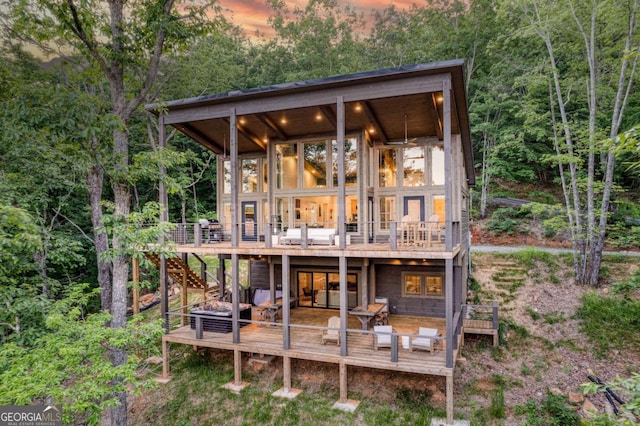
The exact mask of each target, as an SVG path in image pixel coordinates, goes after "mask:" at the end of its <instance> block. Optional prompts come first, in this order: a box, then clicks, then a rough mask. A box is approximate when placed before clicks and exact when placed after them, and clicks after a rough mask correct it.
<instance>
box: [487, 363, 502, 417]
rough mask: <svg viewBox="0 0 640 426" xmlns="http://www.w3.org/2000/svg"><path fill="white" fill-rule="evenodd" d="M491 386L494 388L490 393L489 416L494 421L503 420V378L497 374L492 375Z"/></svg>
mask: <svg viewBox="0 0 640 426" xmlns="http://www.w3.org/2000/svg"><path fill="white" fill-rule="evenodd" d="M493 384H494V385H495V386H496V388H495V390H494V391H493V392H492V393H491V404H490V405H489V416H490V417H492V418H494V419H504V418H505V417H506V414H505V410H504V389H505V387H506V383H505V380H504V378H503V377H502V376H501V375H499V374H494V375H493Z"/></svg>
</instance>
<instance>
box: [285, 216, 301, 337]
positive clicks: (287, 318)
mask: <svg viewBox="0 0 640 426" xmlns="http://www.w3.org/2000/svg"><path fill="white" fill-rule="evenodd" d="M303 226H304V225H303ZM290 267H291V263H290V258H289V256H287V255H282V348H283V349H291V328H290V325H289V321H290V316H289V310H290V307H289V303H290V297H289V294H290V291H291V290H290V289H289V285H290V273H289V272H290Z"/></svg>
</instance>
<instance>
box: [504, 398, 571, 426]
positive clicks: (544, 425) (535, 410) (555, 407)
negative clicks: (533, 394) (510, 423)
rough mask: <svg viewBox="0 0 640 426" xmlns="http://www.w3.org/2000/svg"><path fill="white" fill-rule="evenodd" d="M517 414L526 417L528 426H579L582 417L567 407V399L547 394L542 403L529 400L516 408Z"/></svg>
mask: <svg viewBox="0 0 640 426" xmlns="http://www.w3.org/2000/svg"><path fill="white" fill-rule="evenodd" d="M516 414H519V415H525V416H526V420H525V423H524V424H525V425H526V426H574V425H575V426H578V425H579V424H580V416H579V415H578V414H577V413H576V412H574V411H572V410H571V408H570V407H569V406H568V405H567V400H566V397H564V396H563V395H554V394H552V393H547V396H546V397H545V398H544V399H543V400H542V401H540V402H538V401H534V400H529V401H528V402H527V403H526V404H524V405H521V406H519V407H517V408H516Z"/></svg>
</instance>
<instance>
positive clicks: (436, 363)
mask: <svg viewBox="0 0 640 426" xmlns="http://www.w3.org/2000/svg"><path fill="white" fill-rule="evenodd" d="M463 71H464V67H463V61H462V60H452V61H445V62H437V63H430V64H420V65H412V66H405V67H400V68H393V69H387V70H378V71H372V72H363V73H357V74H350V75H342V76H336V77H330V78H324V79H318V80H310V81H302V82H296V83H287V84H280V85H274V86H269V87H261V88H256V89H251V90H242V91H236V92H230V93H224V94H220V95H212V96H200V97H196V98H190V99H182V100H176V101H170V102H168V103H165V104H162V105H161V106H159V105H149V106H148V109H149V110H152V111H157V112H156V113H158V115H159V121H160V142H161V143H163V144H164V143H165V139H166V135H165V127H166V126H172V127H174V128H175V129H177V130H178V131H180V132H182V133H184V134H185V135H187V136H189V137H191V138H193V139H194V140H195V141H197V142H199V143H200V144H202V145H203V146H204V147H206V148H207V149H209V150H211V151H213V152H215V153H216V154H217V162H218V163H217V170H218V171H219V173H218V176H217V179H218V194H217V200H218V209H217V211H218V212H219V213H218V215H219V216H218V221H219V222H218V223H215V224H213V226H215V228H214V227H212V228H211V229H209V225H208V223H207V222H206V221H205V222H204V223H195V224H191V225H187V226H184V225H183V226H182V227H180V228H179V230H180V232H176V234H175V235H174V239H175V240H176V242H177V243H178V245H177V251H178V252H179V253H181V254H182V255H183V260H184V258H185V257H187V256H188V255H196V258H201V256H202V255H213V256H218V257H219V258H220V259H230V262H228V261H227V262H228V264H230V265H231V266H230V271H229V270H227V271H222V272H220V273H218V275H217V276H218V278H219V280H220V281H221V282H222V283H224V282H225V280H226V279H225V277H226V276H230V278H231V282H232V283H233V289H232V290H231V294H230V295H229V294H223V296H225V298H226V300H230V303H228V305H227V306H226V307H228V309H227V311H226V312H225V308H226V307H225V306H224V305H223V304H215V303H214V304H213V305H209V306H206V307H205V306H204V305H203V304H201V305H200V306H198V307H196V308H194V307H193V306H190V307H188V308H187V307H183V308H182V309H180V310H176V311H170V310H169V307H168V303H167V298H166V297H164V300H163V302H164V303H163V304H162V306H163V310H164V312H165V313H166V314H172V315H177V316H183V321H182V323H181V324H182V325H181V326H179V327H177V328H173V329H169V330H168V331H167V333H166V334H165V336H164V338H163V353H164V359H165V363H164V367H165V368H164V371H163V374H164V376H165V378H167V377H168V374H169V370H168V369H169V366H168V355H167V354H168V351H169V344H170V343H179V344H187V345H194V346H199V347H210V348H218V349H225V350H229V351H233V352H234V359H235V363H234V365H235V379H234V382H232V383H230V384H229V387H230V388H231V389H236V390H238V389H241V388H242V386H244V385H245V383H243V382H242V362H241V361H242V355H243V354H262V355H272V356H276V357H281V358H282V362H283V371H284V377H283V388H282V389H281V390H280V391H279V395H282V396H285V397H292V396H295V394H296V393H297V392H298V391H297V390H296V389H293V388H292V387H291V373H292V372H291V359H305V360H312V361H320V362H327V363H335V364H338V365H339V381H340V400H339V401H338V402H337V403H336V406H337V407H338V408H345V409H351V408H353V407H354V406H355V405H356V404H357V402H355V401H352V400H350V399H348V395H347V394H348V380H347V368H348V367H349V366H360V367H365V368H372V369H386V370H395V371H404V372H410V373H414V374H421V375H437V376H444V377H446V393H447V421H448V422H449V423H452V422H453V376H454V370H455V366H456V358H457V356H458V352H459V348H460V342H461V338H462V333H463V330H462V328H463V318H464V317H465V316H467V317H468V315H467V313H466V311H465V302H466V294H467V279H468V275H469V272H468V269H469V255H470V253H469V229H468V225H469V186H470V185H473V184H474V183H475V177H474V169H473V157H472V146H471V139H470V131H469V117H468V112H467V99H466V92H465V87H464V78H463ZM161 201H162V202H163V204H164V205H165V206H166V205H167V200H166V192H164V194H162V191H161ZM165 219H166V216H165ZM243 261H244V262H247V261H248V262H247V263H248V265H249V271H248V276H249V283H250V287H251V292H248V291H243V290H242V289H241V288H240V286H239V276H240V264H241V262H243ZM170 262H171V259H158V264H159V265H161V281H162V284H163V289H164V291H165V296H166V287H167V276H168V275H171V271H172V270H173V271H175V270H176V269H180V268H185V271H184V272H185V273H184V274H183V275H182V276H181V277H182V278H178V281H179V280H180V279H182V280H183V283H184V284H185V286H186V285H187V281H188V279H189V278H188V275H189V276H190V275H194V274H195V275H198V274H197V273H194V272H193V271H191V272H189V273H187V271H186V269H187V267H186V265H184V264H183V266H175V265H174V266H171V265H170ZM185 263H186V262H185ZM222 264H224V263H222ZM167 265H169V266H167ZM203 269H204V268H203ZM221 269H224V268H221ZM201 275H202V276H203V277H204V275H205V273H204V271H203V272H202V273H201ZM204 281H206V279H205V280H204ZM223 288H224V285H223ZM235 295H238V297H234V296H235ZM241 296H242V297H241ZM243 302H244V303H243ZM245 303H247V305H245ZM249 303H253V306H249V305H248V304H249ZM185 306H186V303H185ZM493 312H494V317H492V318H489V320H490V322H491V321H493V322H492V324H495V323H496V318H495V312H497V308H494V310H493ZM331 317H338V318H339V321H338V320H336V319H335V318H334V319H333V320H332V321H333V322H332V324H334V326H333V327H328V324H329V322H328V320H329V318H331ZM335 324H339V328H338V327H336V326H335ZM377 325H380V326H381V327H376V326H377ZM425 330H431V331H429V332H426V334H425V333H423V331H425ZM329 334H333V336H329ZM419 334H420V335H419ZM418 349H427V350H418Z"/></svg>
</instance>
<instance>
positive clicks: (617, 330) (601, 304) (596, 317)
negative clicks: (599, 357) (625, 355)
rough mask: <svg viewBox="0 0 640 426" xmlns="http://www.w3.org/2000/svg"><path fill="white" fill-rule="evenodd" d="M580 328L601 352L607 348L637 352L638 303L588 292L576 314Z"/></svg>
mask: <svg viewBox="0 0 640 426" xmlns="http://www.w3.org/2000/svg"><path fill="white" fill-rule="evenodd" d="M576 317H577V318H578V319H579V320H580V321H581V323H580V329H581V331H583V332H584V333H586V334H587V336H589V338H590V339H591V340H592V341H593V342H594V343H595V344H596V345H597V346H598V348H599V349H600V350H601V351H602V352H606V351H608V350H609V349H629V350H633V351H639V350H640V336H639V335H638V330H640V301H636V300H631V299H628V298H618V297H602V296H599V295H597V294H595V293H590V294H587V295H585V296H584V297H583V298H582V306H581V307H580V308H579V309H578V311H577V312H576Z"/></svg>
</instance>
